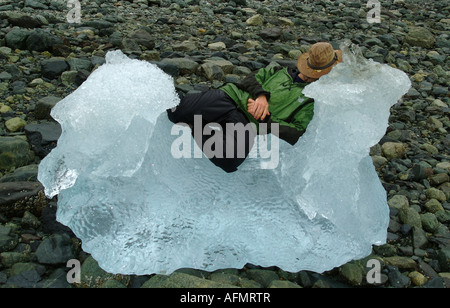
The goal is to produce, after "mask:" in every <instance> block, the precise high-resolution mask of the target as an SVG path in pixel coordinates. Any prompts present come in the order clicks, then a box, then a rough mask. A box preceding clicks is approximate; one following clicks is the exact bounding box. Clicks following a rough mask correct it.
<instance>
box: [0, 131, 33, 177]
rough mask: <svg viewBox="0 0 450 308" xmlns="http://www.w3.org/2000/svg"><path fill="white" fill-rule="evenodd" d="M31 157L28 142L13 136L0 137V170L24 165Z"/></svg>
mask: <svg viewBox="0 0 450 308" xmlns="http://www.w3.org/2000/svg"><path fill="white" fill-rule="evenodd" d="M31 159H32V153H31V152H30V146H29V144H28V142H26V141H25V140H23V139H20V138H15V137H0V170H9V169H11V168H17V167H22V166H25V165H27V164H28V163H29V162H30V161H31Z"/></svg>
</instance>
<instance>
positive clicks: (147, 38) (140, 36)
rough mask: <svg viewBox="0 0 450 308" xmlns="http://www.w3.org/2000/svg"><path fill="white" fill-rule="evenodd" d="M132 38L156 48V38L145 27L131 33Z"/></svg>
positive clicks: (140, 43)
mask: <svg viewBox="0 0 450 308" xmlns="http://www.w3.org/2000/svg"><path fill="white" fill-rule="evenodd" d="M130 38H131V39H133V40H134V41H135V42H136V43H138V44H139V45H142V46H144V47H145V48H147V49H153V48H155V40H154V38H153V36H152V35H151V34H150V33H148V32H147V31H145V30H143V29H140V30H137V31H135V32H133V33H131V34H130Z"/></svg>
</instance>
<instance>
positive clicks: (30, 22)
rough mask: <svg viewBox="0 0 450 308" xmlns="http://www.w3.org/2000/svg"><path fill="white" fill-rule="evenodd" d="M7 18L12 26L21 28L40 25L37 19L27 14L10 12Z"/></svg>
mask: <svg viewBox="0 0 450 308" xmlns="http://www.w3.org/2000/svg"><path fill="white" fill-rule="evenodd" d="M8 20H9V22H10V23H11V24H12V25H13V26H18V27H21V28H38V27H40V26H41V25H42V24H41V22H40V21H39V20H37V19H36V18H33V17H32V16H29V15H22V14H17V15H16V14H10V15H9V16H8Z"/></svg>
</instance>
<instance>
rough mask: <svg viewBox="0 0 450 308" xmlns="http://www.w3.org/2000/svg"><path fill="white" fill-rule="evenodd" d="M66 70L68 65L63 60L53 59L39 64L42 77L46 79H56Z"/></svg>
mask: <svg viewBox="0 0 450 308" xmlns="http://www.w3.org/2000/svg"><path fill="white" fill-rule="evenodd" d="M68 69H69V65H67V62H66V61H65V59H64V58H59V57H55V58H50V59H48V60H43V61H42V62H41V73H42V76H44V77H45V78H48V79H56V78H58V77H59V76H60V75H61V74H62V72H64V71H67V70H68Z"/></svg>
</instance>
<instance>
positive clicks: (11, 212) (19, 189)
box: [0, 182, 44, 217]
mask: <svg viewBox="0 0 450 308" xmlns="http://www.w3.org/2000/svg"><path fill="white" fill-rule="evenodd" d="M43 190H44V187H43V186H42V184H41V183H39V182H8V183H0V214H4V215H6V216H15V217H20V216H23V213H24V212H25V211H30V212H32V213H38V212H40V211H42V207H43V206H44V204H43V203H44V202H41V203H39V202H37V203H34V202H24V203H22V202H21V201H23V200H29V201H31V198H32V197H35V196H37V195H39V193H40V192H42V191H43Z"/></svg>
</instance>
